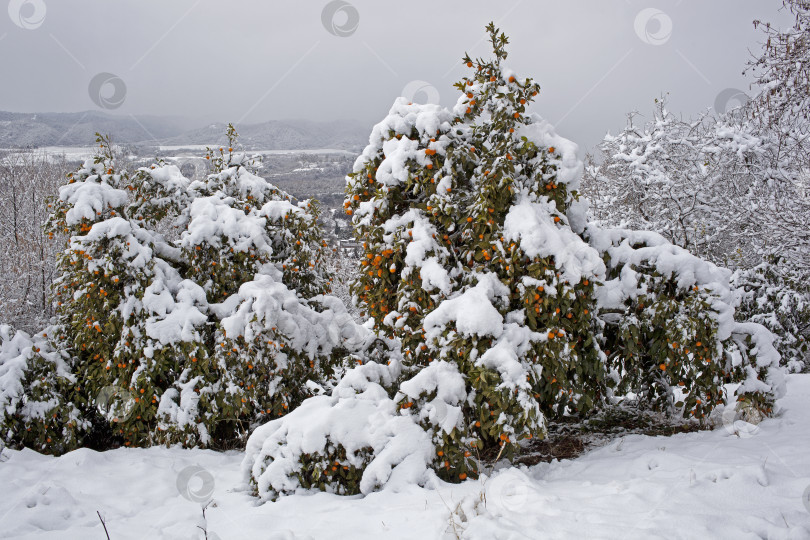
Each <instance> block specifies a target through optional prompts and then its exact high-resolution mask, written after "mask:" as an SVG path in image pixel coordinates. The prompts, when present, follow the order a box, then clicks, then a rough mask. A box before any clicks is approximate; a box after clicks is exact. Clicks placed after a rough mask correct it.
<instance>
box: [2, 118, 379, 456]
mask: <svg viewBox="0 0 810 540" xmlns="http://www.w3.org/2000/svg"><path fill="white" fill-rule="evenodd" d="M228 137H229V143H230V147H229V148H228V150H227V152H226V151H225V150H224V149H220V150H219V152H216V151H212V150H209V153H208V159H209V160H210V161H211V162H212V174H210V175H208V176H207V178H206V179H205V180H202V181H197V182H191V181H189V180H188V179H186V178H184V177H183V176H182V174H181V173H180V170H179V169H178V168H177V167H175V166H172V165H166V164H165V163H163V162H160V161H158V162H157V163H155V164H154V165H152V166H150V167H144V168H141V169H139V170H138V171H135V172H129V171H127V170H126V169H125V168H123V167H122V166H121V165H120V164H118V162H117V159H116V158H117V157H118V156H117V155H116V152H115V148H114V147H113V145H112V144H111V143H110V141H109V139H107V138H105V137H101V136H99V138H98V140H97V143H98V144H99V151H98V156H97V157H95V158H94V159H91V160H88V161H87V162H86V163H85V164H84V165H83V166H82V167H80V169H79V170H78V171H77V172H75V173H73V174H71V175H70V176H69V181H68V183H67V185H64V186H62V187H61V188H60V190H59V196H58V198H57V200H56V201H55V203H54V204H53V214H52V216H51V218H50V220H49V224H48V232H49V233H50V235H51V236H54V237H55V238H65V239H66V240H65V245H64V251H63V252H62V253H61V254H60V256H59V259H58V270H59V272H60V274H61V275H60V277H59V278H58V279H57V282H56V287H55V290H54V295H55V299H56V304H57V315H58V318H57V326H55V327H54V328H53V329H51V330H49V331H48V333H49V337H48V340H50V345H49V347H48V350H49V351H52V350H58V351H60V354H61V355H62V356H59V357H58V358H57V357H55V356H53V355H52V354H50V353H49V354H50V356H44V355H43V354H40V355H37V354H33V353H30V354H29V353H26V354H27V355H21V354H18V353H15V354H11V352H9V353H8V354H6V355H5V356H4V357H3V358H2V360H3V362H2V364H3V367H4V369H5V368H7V369H12V367H13V369H14V370H15V371H14V374H15V377H16V379H15V380H19V381H23V382H20V383H19V384H16V383H15V384H16V386H13V388H12V389H11V390H10V391H9V392H10V393H9V394H8V395H9V396H11V397H9V401H8V402H9V405H8V408H7V409H8V414H9V415H11V416H9V419H7V420H4V421H3V426H4V427H5V426H12V427H9V429H8V432H9V433H10V434H14V433H19V428H20V426H23V427H26V426H29V425H33V424H32V422H33V420H30V418H33V417H31V415H30V414H29V415H28V416H25V415H23V416H22V417H21V418H22V420H20V419H18V417H19V416H20V414H22V413H19V411H17V409H19V408H20V407H21V405H20V404H21V403H22V404H24V403H27V402H29V401H30V402H32V403H33V401H32V400H34V399H37V400H40V401H42V399H41V395H42V394H43V393H44V392H45V390H44V389H39V390H36V391H35V392H34V388H35V387H42V388H44V387H45V381H50V382H49V383H48V384H49V386H48V388H49V389H50V390H47V391H48V392H50V394H48V395H52V396H56V395H58V396H59V400H56V401H53V404H52V407H51V408H54V409H59V410H55V412H54V414H57V417H58V416H59V415H62V416H65V415H67V416H66V417H70V418H73V417H75V418H76V419H75V421H71V423H72V425H74V426H76V427H77V428H81V429H77V430H75V432H71V433H72V435H75V436H73V438H70V437H67V436H65V437H64V438H63V439H60V441H59V442H58V443H57V442H54V447H53V448H54V450H52V451H55V452H58V451H61V450H60V449H65V448H67V447H68V446H71V445H72V446H75V445H76V444H80V443H81V442H82V436H83V435H87V430H86V429H84V428H86V427H87V426H88V425H90V424H92V426H93V427H92V431H93V433H92V435H90V437H91V438H92V439H93V444H96V445H98V446H104V445H110V444H112V445H116V444H124V445H127V446H143V445H150V444H155V443H169V444H174V443H181V444H183V445H185V446H215V447H234V446H238V445H239V444H241V443H242V442H244V439H245V437H246V436H247V433H249V431H250V430H251V429H252V428H253V427H255V425H257V424H258V423H260V422H264V421H267V420H268V419H271V418H277V417H279V416H283V415H284V414H286V413H287V412H289V411H291V410H292V409H294V408H295V407H297V406H298V404H300V403H301V402H302V401H303V400H304V399H305V398H307V397H309V396H311V395H314V394H316V393H318V392H322V391H324V390H325V389H328V388H330V387H331V385H333V384H334V381H335V380H336V378H337V376H338V375H339V373H341V372H342V370H343V366H344V364H346V363H349V364H353V363H354V360H353V359H352V357H351V354H352V352H353V351H355V350H356V349H357V347H360V346H361V345H362V343H363V340H362V339H361V338H360V337H358V336H360V335H361V334H362V332H361V331H360V328H359V327H358V326H357V325H356V323H355V322H354V321H353V318H352V317H351V315H349V314H348V312H347V311H346V309H345V307H344V306H343V305H342V304H341V302H340V301H339V300H337V299H336V298H332V297H328V296H324V295H323V293H324V292H326V291H327V290H328V288H329V276H328V274H327V273H326V270H325V268H324V264H323V258H324V250H325V249H326V246H325V242H324V240H323V237H322V231H321V229H320V227H319V226H318V216H317V204H316V203H315V202H314V201H313V202H310V201H304V202H302V203H298V204H296V203H294V202H293V200H292V198H291V197H290V196H289V195H287V194H286V193H283V192H282V191H280V190H278V189H277V188H276V187H274V186H272V185H271V184H269V183H267V182H266V181H265V180H264V179H262V178H260V177H258V176H256V175H255V174H254V173H253V171H254V170H255V169H254V168H253V166H254V164H253V162H252V161H251V160H250V159H249V158H247V157H246V156H245V155H244V153H242V152H239V151H237V145H238V142H237V140H236V131H235V130H234V129H233V127H232V126H231V127H230V128H229V131H228ZM161 231H168V232H169V233H170V234H167V235H164V234H161ZM6 333H7V334H8V337H7V338H4V339H5V340H7V341H9V342H10V343H11V342H14V343H16V342H17V341H20V340H22V339H23V338H22V337H20V338H13V335H14V334H13V331H12V330H10V329H9V330H8V331H7V332H6ZM18 335H19V336H22V335H23V334H18ZM15 340H16V341H15ZM40 341H41V340H40ZM26 343H27V342H26ZM9 347H11V345H9ZM15 347H16V345H15ZM17 348H19V347H17ZM40 348H42V349H43V350H45V349H44V348H43V347H40ZM9 350H11V349H9ZM14 350H15V351H16V350H17V349H16V348H15V349H14ZM12 352H13V351H12ZM23 360H25V361H26V362H27V364H26V363H25V362H23ZM57 360H59V361H57ZM57 368H58V369H59V371H58V373H57ZM45 369H52V370H53V371H54V373H51V374H50V375H48V376H43V377H44V378H43V379H42V381H43V383H42V384H39V385H36V384H34V385H32V384H28V383H25V382H24V381H25V380H27V379H25V377H30V374H33V373H39V372H40V371H42V370H45ZM9 377H11V376H9ZM26 385H27V386H26ZM20 388H23V391H20ZM28 389H30V390H31V392H33V393H30V392H28ZM29 394H30V395H29ZM54 399H55V398H54ZM40 408H42V407H40ZM15 411H17V412H15ZM48 414H49V415H50V414H51V413H50V412H49V413H48ZM15 415H16V416H15ZM71 415H72V416H71ZM77 415H78V416H77ZM46 423H47V424H48V426H47V428H48V429H51V428H52V427H53V426H51V425H50V422H46ZM88 423H89V424H88ZM34 427H35V428H36V432H35V433H34V434H33V435H31V436H30V437H28V438H27V439H22V438H20V437H19V436H17V435H14V436H13V437H12V436H11V435H10V436H9V442H10V443H12V444H15V445H19V444H27V443H26V442H25V441H26V440H32V441H39V439H43V440H45V439H47V438H48V436H49V435H51V434H52V432H51V431H47V430H46V429H45V428H42V426H39V427H37V426H34ZM50 438H51V439H52V440H54V441H55V439H54V437H52V436H51V437H50Z"/></svg>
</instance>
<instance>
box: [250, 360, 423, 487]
mask: <svg viewBox="0 0 810 540" xmlns="http://www.w3.org/2000/svg"><path fill="white" fill-rule="evenodd" d="M384 348H385V347H384ZM400 372H401V361H400V358H398V356H397V353H396V351H390V352H389V353H388V355H387V360H385V361H384V363H378V362H375V361H372V362H368V363H366V364H363V365H361V366H357V367H355V368H353V369H351V370H349V371H348V372H347V373H346V374H345V376H344V377H343V378H342V379H341V381H340V383H338V385H337V386H336V387H335V388H334V389H333V390H332V391H331V393H330V394H329V395H321V396H316V397H312V398H309V399H308V400H306V401H305V402H304V403H303V404H302V405H301V406H300V407H299V408H298V409H296V410H295V411H293V412H292V413H290V414H289V415H287V416H285V417H284V418H280V419H278V420H274V421H272V422H269V423H267V424H265V425H263V426H261V427H259V428H257V429H256V430H255V431H254V432H253V434H252V435H251V436H250V439H249V440H248V443H247V448H246V451H245V459H244V461H243V465H242V467H243V471H244V475H245V480H246V481H247V483H248V484H249V485H250V488H251V490H252V491H253V493H254V494H255V495H257V496H258V497H259V498H260V499H261V500H263V501H266V500H272V499H275V498H276V497H278V496H280V495H286V494H293V493H297V492H301V491H305V490H313V489H314V490H321V491H327V492H330V493H337V494H341V495H353V494H358V493H363V494H367V493H370V492H372V491H375V490H378V489H381V488H386V489H397V488H401V487H406V486H409V485H413V484H424V483H426V482H427V481H428V480H429V479H430V478H431V475H432V473H431V470H430V464H431V461H432V460H433V457H434V455H435V451H434V448H433V444H432V442H431V440H430V437H429V435H428V434H427V433H426V432H425V431H424V430H423V429H422V428H421V427H420V426H419V425H417V424H416V423H415V422H414V421H413V419H412V418H411V417H410V416H408V415H402V414H399V412H398V409H399V407H398V405H397V402H396V401H394V400H393V399H391V394H392V389H393V388H395V386H396V381H397V379H398V378H399V376H400Z"/></svg>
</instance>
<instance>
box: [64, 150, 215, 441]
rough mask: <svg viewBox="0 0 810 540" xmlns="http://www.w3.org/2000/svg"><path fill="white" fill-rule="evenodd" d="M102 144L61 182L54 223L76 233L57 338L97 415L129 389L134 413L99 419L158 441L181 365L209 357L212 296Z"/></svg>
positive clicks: (128, 437)
mask: <svg viewBox="0 0 810 540" xmlns="http://www.w3.org/2000/svg"><path fill="white" fill-rule="evenodd" d="M98 142H99V143H100V147H101V151H100V153H99V156H98V157H96V158H94V159H92V160H88V161H87V162H86V163H85V164H84V165H83V166H82V167H81V168H80V169H79V170H78V171H77V172H76V173H73V174H72V175H71V176H70V180H69V183H68V184H67V185H65V186H63V187H62V188H61V189H60V193H59V198H58V199H57V201H56V204H55V211H54V213H53V215H52V216H51V219H50V221H49V227H50V229H51V230H53V231H56V232H62V233H64V234H65V235H66V236H67V238H68V240H67V246H66V249H65V250H64V251H63V252H62V253H61V254H60V256H59V260H58V267H59V269H60V271H61V275H60V277H59V278H58V279H57V280H56V282H55V289H56V290H55V296H56V298H57V300H58V301H57V315H58V320H59V324H60V327H61V328H62V330H61V332H59V335H58V336H52V339H53V340H54V341H53V342H54V346H56V347H58V348H59V349H60V350H63V351H65V352H66V353H67V354H68V356H69V360H68V363H69V365H70V366H71V368H72V372H73V373H74V375H75V376H76V379H77V383H78V385H79V387H80V388H81V391H80V392H79V396H78V401H77V403H78V405H79V406H80V407H81V408H82V409H83V410H84V411H85V412H86V413H88V414H91V417H94V416H93V415H92V413H91V411H93V410H94V409H95V407H96V405H97V404H98V402H99V400H100V399H101V398H100V396H104V393H105V392H110V391H111V389H115V390H114V392H115V393H116V394H117V395H120V396H127V398H126V401H127V402H128V403H127V405H126V409H127V411H126V414H118V413H113V414H106V415H104V416H102V417H95V418H97V419H98V420H100V421H102V422H109V423H110V425H111V426H112V428H113V430H114V435H116V436H117V437H119V440H121V441H123V443H124V444H125V445H144V444H149V443H150V442H152V441H154V440H155V436H156V434H155V432H154V427H155V419H156V414H157V407H158V401H159V399H160V397H161V394H162V393H163V391H164V390H165V389H166V388H167V386H169V385H171V384H172V383H173V382H174V380H175V379H176V378H177V377H178V376H179V374H180V373H181V372H182V368H181V367H180V366H181V365H182V364H183V363H184V362H185V361H186V360H187V359H190V358H193V357H196V356H205V354H204V349H203V347H204V346H203V340H202V338H201V337H200V333H199V331H198V330H197V329H196V328H195V327H197V326H200V325H203V324H204V323H205V322H206V321H207V316H206V314H205V313H204V312H205V310H206V307H205V304H204V302H205V297H204V294H202V291H201V290H195V286H194V284H193V283H190V282H185V281H183V279H182V277H181V276H180V274H179V273H178V271H177V270H176V269H175V267H174V266H173V264H172V263H173V262H175V261H173V260H172V259H176V258H177V257H178V256H179V250H178V249H177V248H172V247H171V246H168V245H167V244H165V243H164V242H163V240H162V238H161V237H160V235H158V234H156V233H155V232H154V231H152V230H149V229H147V228H145V227H144V225H146V224H149V223H154V220H149V219H143V217H144V215H143V214H144V213H143V209H144V208H143V206H141V205H137V204H136V206H135V208H134V209H133V208H131V207H130V203H131V201H132V198H131V196H130V190H128V189H127V188H128V187H130V185H131V184H130V180H129V178H130V177H129V174H128V173H127V172H126V171H121V172H116V171H115V169H114V161H113V152H112V149H111V147H110V145H109V142H108V141H107V140H106V139H103V138H99V140H98ZM173 169H174V171H175V172H176V173H177V174H176V177H180V175H179V172H177V169H176V168H173ZM180 178H181V177H180ZM175 181H177V179H175ZM144 196H145V195H144ZM151 208H158V206H157V205H153V206H151ZM134 213H137V217H134V216H133V214H134ZM146 217H148V214H147V216H146ZM197 289H199V287H197ZM108 412H109V411H108Z"/></svg>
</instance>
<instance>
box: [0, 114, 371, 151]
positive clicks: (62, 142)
mask: <svg viewBox="0 0 810 540" xmlns="http://www.w3.org/2000/svg"><path fill="white" fill-rule="evenodd" d="M225 128H226V124H224V123H215V124H209V125H205V126H202V127H201V126H200V122H199V121H194V120H191V119H188V118H182V117H157V116H137V117H136V116H133V115H130V116H117V115H111V114H106V113H102V112H96V111H86V112H78V113H11V112H4V111H0V148H38V147H43V146H88V145H90V144H92V143H93V141H94V138H95V133H96V132H99V133H104V134H109V135H112V137H113V140H114V141H116V142H118V143H124V144H133V145H143V146H186V145H189V146H190V145H209V144H210V145H213V144H219V143H221V142H223V141H224V140H225ZM237 129H238V130H239V135H240V141H241V143H242V144H243V145H244V146H245V147H246V148H248V149H252V150H297V149H316V148H334V149H342V150H353V151H357V150H359V149H360V148H362V147H363V146H364V145H365V143H366V142H367V140H368V133H369V131H370V129H369V126H366V125H364V124H362V123H360V122H355V121H331V122H314V121H309V120H273V121H270V122H265V123H261V124H244V125H238V126H237Z"/></svg>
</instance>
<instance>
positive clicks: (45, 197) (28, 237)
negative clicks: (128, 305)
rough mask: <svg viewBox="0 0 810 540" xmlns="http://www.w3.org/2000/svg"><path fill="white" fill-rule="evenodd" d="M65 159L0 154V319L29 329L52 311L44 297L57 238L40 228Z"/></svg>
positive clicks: (64, 168)
mask: <svg viewBox="0 0 810 540" xmlns="http://www.w3.org/2000/svg"><path fill="white" fill-rule="evenodd" d="M67 170H68V165H67V163H66V161H65V159H64V156H53V155H47V154H42V153H36V152H33V151H24V152H12V153H9V154H7V155H5V156H4V157H2V158H1V159H0V321H2V322H4V323H7V324H11V325H12V326H13V327H15V328H17V329H20V330H25V331H28V332H33V331H36V330H38V329H39V327H41V326H42V323H44V321H46V320H47V319H48V318H50V317H51V316H52V315H53V306H52V304H51V301H50V299H49V296H50V286H51V283H52V281H53V278H54V272H55V258H56V252H57V250H58V249H59V240H60V239H58V238H49V237H48V235H46V234H45V232H44V231H43V226H44V225H45V222H46V221H47V219H48V215H49V213H50V210H49V208H48V205H49V204H50V202H49V201H50V199H51V198H52V197H53V196H55V195H56V193H57V190H58V187H59V185H60V184H61V183H62V179H63V178H64V175H65V174H66V173H67Z"/></svg>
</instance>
